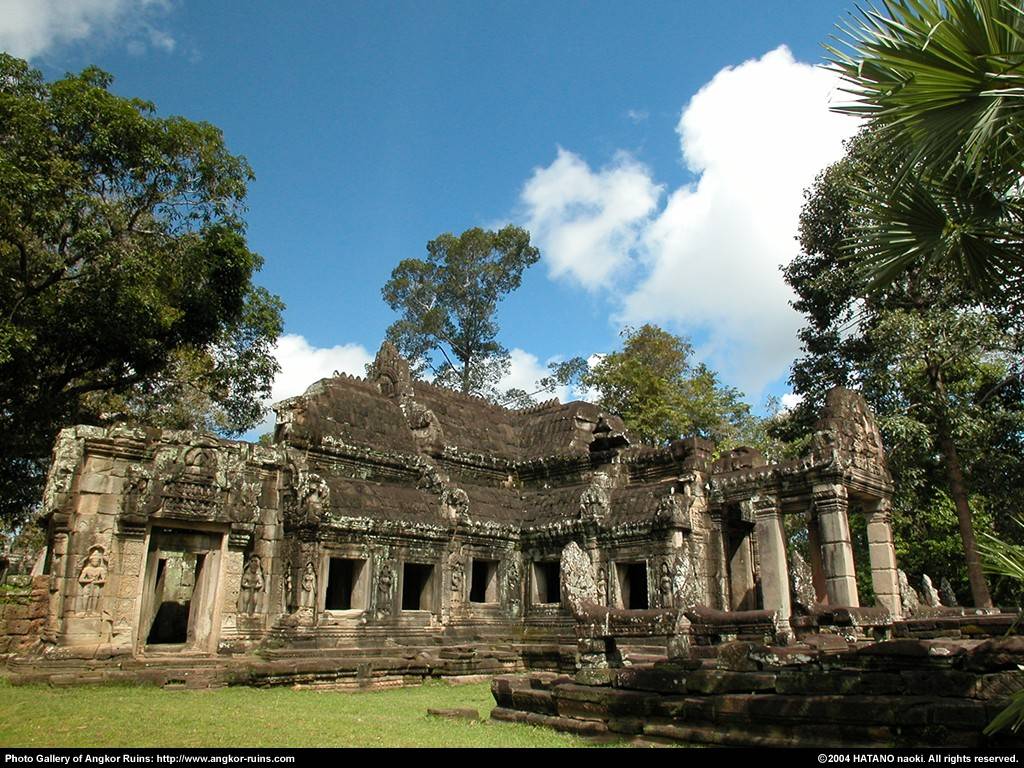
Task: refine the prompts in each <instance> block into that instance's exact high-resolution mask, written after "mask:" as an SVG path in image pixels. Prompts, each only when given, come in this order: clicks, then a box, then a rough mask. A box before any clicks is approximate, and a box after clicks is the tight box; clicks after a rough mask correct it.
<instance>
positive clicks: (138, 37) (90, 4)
mask: <svg viewBox="0 0 1024 768" xmlns="http://www.w3.org/2000/svg"><path fill="white" fill-rule="evenodd" d="M169 7H170V3H169V2H168V0H4V2H3V4H2V7H0V50H4V51H7V52H8V53H11V54H13V55H14V56H18V57H20V58H23V59H31V58H35V57H37V56H41V55H44V54H46V53H48V52H49V51H51V50H52V49H54V48H57V47H59V46H61V45H67V44H69V43H77V42H82V41H86V40H92V39H101V40H102V39H111V38H122V39H125V40H126V41H127V45H128V49H129V51H130V52H132V53H141V52H142V51H144V50H145V49H146V48H147V47H152V48H157V49H159V50H162V51H165V52H171V51H173V50H174V48H175V40H174V38H173V37H171V35H169V34H167V33H166V32H164V31H162V30H160V29H159V28H158V27H157V26H155V24H154V20H155V19H156V18H157V17H158V16H160V15H161V14H163V13H165V12H167V10H168V9H169Z"/></svg>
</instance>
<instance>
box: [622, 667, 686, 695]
mask: <svg viewBox="0 0 1024 768" xmlns="http://www.w3.org/2000/svg"><path fill="white" fill-rule="evenodd" d="M688 674H690V673H689V672H681V671H673V670H670V669H659V668H657V667H654V668H651V667H627V668H625V669H619V670H616V674H615V680H614V685H615V686H616V687H618V688H627V689H630V690H639V691H657V692H659V693H685V692H686V676H687V675H688Z"/></svg>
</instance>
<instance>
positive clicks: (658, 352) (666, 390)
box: [551, 325, 759, 448]
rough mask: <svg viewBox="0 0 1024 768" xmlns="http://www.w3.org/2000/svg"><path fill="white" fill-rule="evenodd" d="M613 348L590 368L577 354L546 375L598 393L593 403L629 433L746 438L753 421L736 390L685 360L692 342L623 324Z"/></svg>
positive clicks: (653, 440)
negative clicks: (617, 417)
mask: <svg viewBox="0 0 1024 768" xmlns="http://www.w3.org/2000/svg"><path fill="white" fill-rule="evenodd" d="M621 335H622V338H623V345H622V350H621V351H619V352H612V353H611V354H608V355H605V356H604V357H602V358H601V359H600V360H599V361H598V362H597V363H596V365H594V367H593V368H590V367H589V366H587V365H586V361H584V360H582V359H581V358H574V359H573V360H570V361H567V362H566V363H561V364H558V365H557V366H553V367H552V373H553V375H552V377H551V378H552V380H555V381H561V382H563V383H564V382H566V381H568V380H571V379H572V378H573V377H578V380H579V381H580V383H581V384H582V386H584V387H590V388H594V389H596V390H597V391H598V392H600V398H599V400H598V402H599V403H600V405H602V406H603V407H605V408H608V409H609V410H611V411H614V412H616V413H618V414H619V415H620V416H622V418H623V419H625V421H626V424H627V425H628V426H629V428H630V431H631V433H632V434H633V435H635V436H636V437H638V438H639V439H640V440H642V441H643V442H645V443H649V444H655V445H657V444H661V443H664V442H666V441H669V440H674V439H677V438H679V437H685V436H689V435H697V436H699V437H704V438H707V439H710V440H713V441H715V442H716V443H719V444H720V445H721V446H722V447H725V448H728V447H731V446H734V445H738V444H740V443H744V442H746V438H749V437H751V436H753V435H754V434H755V432H756V430H757V426H758V424H759V420H758V419H756V418H755V417H754V416H753V415H752V414H751V413H750V407H749V406H748V405H747V404H746V403H744V402H743V401H742V394H741V393H740V392H739V391H738V390H736V389H734V388H732V387H726V386H724V385H722V384H721V383H720V382H719V381H718V376H717V375H716V374H715V372H714V371H712V370H711V369H710V368H708V367H707V366H706V365H704V364H703V363H700V364H697V365H694V364H693V363H692V362H691V357H692V355H693V347H692V346H691V345H690V343H689V342H688V341H687V340H686V339H684V338H681V337H679V336H674V335H672V334H670V333H668V332H667V331H664V330H662V329H661V328H659V327H657V326H655V325H644V326H642V327H641V328H626V329H625V330H623V332H622V334H621Z"/></svg>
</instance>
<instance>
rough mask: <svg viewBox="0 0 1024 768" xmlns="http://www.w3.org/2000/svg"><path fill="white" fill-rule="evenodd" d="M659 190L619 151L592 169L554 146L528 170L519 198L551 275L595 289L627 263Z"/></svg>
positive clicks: (634, 163) (656, 202) (631, 159)
mask: <svg viewBox="0 0 1024 768" xmlns="http://www.w3.org/2000/svg"><path fill="white" fill-rule="evenodd" d="M661 190H662V188H661V187H659V186H658V185H656V184H655V183H654V182H653V181H652V180H651V175H650V172H649V171H648V170H647V169H646V168H645V167H644V166H643V165H641V164H640V163H638V162H637V161H636V160H634V159H633V158H632V157H631V156H630V155H628V154H626V153H624V152H623V153H620V154H619V155H618V156H616V158H615V160H614V161H613V162H612V163H611V164H610V165H608V166H607V167H605V168H602V169H601V170H599V171H597V172H594V171H592V170H591V169H590V166H588V165H587V164H586V163H585V162H584V161H583V160H581V159H580V158H579V157H578V156H577V155H574V154H573V153H572V152H567V151H565V150H564V149H561V148H559V150H558V157H557V158H556V159H555V161H554V162H553V163H552V164H551V165H549V166H548V167H547V168H538V169H536V170H535V171H534V173H533V176H532V177H531V178H530V180H529V181H527V182H526V186H525V187H524V188H523V191H522V194H521V196H520V200H521V202H522V204H523V205H524V207H525V213H526V219H527V224H526V226H527V228H528V229H529V230H530V233H531V235H532V238H533V241H534V242H535V243H536V244H537V245H539V246H540V249H541V253H542V254H543V257H544V260H545V261H546V262H547V264H548V269H549V272H550V274H551V276H552V277H561V276H563V275H566V276H568V277H570V278H571V279H573V280H575V281H577V282H578V283H580V284H581V285H583V286H584V287H585V288H587V289H590V290H596V289H598V288H600V287H601V286H602V285H606V284H607V283H608V281H609V280H610V278H611V277H612V276H613V275H615V274H617V273H618V272H620V271H621V270H622V269H623V268H624V267H625V266H627V265H628V263H629V252H630V250H631V249H632V248H633V247H634V246H635V245H636V240H637V234H638V231H639V227H640V226H641V225H642V224H643V223H644V222H645V221H646V220H647V218H648V216H650V214H651V213H652V212H653V211H654V210H655V208H656V206H657V204H658V200H659V198H660V197H661Z"/></svg>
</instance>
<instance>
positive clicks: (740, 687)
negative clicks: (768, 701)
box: [686, 669, 775, 694]
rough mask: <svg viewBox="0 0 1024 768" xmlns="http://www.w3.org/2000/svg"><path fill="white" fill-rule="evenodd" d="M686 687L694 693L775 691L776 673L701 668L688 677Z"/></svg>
mask: <svg viewBox="0 0 1024 768" xmlns="http://www.w3.org/2000/svg"><path fill="white" fill-rule="evenodd" d="M686 689H687V690H688V691H691V692H693V693H704V694H713V693H732V692H737V693H754V692H757V691H774V690H775V675H774V674H772V673H769V672H725V671H720V670H714V669H700V670H697V671H695V672H691V673H690V675H689V677H687V678H686Z"/></svg>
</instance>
